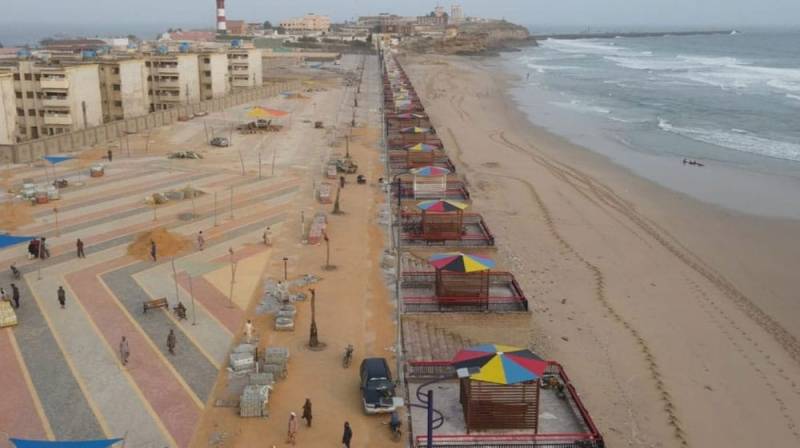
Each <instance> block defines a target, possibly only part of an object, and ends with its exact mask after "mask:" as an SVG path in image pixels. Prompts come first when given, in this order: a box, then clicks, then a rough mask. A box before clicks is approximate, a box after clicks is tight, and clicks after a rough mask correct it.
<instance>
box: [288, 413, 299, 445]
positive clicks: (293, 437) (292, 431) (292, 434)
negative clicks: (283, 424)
mask: <svg viewBox="0 0 800 448" xmlns="http://www.w3.org/2000/svg"><path fill="white" fill-rule="evenodd" d="M295 442H297V414H295V413H294V412H292V413H291V414H289V431H288V435H287V438H286V443H291V444H292V445H294V444H295Z"/></svg>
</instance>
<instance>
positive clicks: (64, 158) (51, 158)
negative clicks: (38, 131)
mask: <svg viewBox="0 0 800 448" xmlns="http://www.w3.org/2000/svg"><path fill="white" fill-rule="evenodd" d="M44 159H45V160H47V161H48V162H50V163H51V164H53V165H58V164H59V163H61V162H66V161H68V160H72V159H74V157H72V156H45V157H44Z"/></svg>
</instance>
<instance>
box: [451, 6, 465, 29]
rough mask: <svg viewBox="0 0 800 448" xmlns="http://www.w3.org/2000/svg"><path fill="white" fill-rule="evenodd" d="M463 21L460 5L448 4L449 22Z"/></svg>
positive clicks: (457, 22) (462, 11)
mask: <svg viewBox="0 0 800 448" xmlns="http://www.w3.org/2000/svg"><path fill="white" fill-rule="evenodd" d="M463 21H464V10H463V9H461V5H452V6H450V23H453V24H456V25H457V24H459V23H461V22H463Z"/></svg>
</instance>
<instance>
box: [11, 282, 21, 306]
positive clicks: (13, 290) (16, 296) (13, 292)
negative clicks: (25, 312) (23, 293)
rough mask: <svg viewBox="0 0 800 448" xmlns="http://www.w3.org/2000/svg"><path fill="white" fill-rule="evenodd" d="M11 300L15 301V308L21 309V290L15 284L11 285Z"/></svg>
mask: <svg viewBox="0 0 800 448" xmlns="http://www.w3.org/2000/svg"><path fill="white" fill-rule="evenodd" d="M11 300H13V301H14V308H16V309H19V288H17V285H15V284H13V283H12V284H11Z"/></svg>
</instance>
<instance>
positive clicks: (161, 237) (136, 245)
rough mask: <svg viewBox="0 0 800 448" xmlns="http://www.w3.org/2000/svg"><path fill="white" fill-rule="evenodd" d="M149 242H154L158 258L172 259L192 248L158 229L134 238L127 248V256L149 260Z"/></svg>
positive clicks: (178, 238) (183, 241) (180, 237)
mask: <svg viewBox="0 0 800 448" xmlns="http://www.w3.org/2000/svg"><path fill="white" fill-rule="evenodd" d="M150 241H155V243H156V252H157V254H158V257H172V256H175V255H179V254H181V253H184V252H187V251H188V250H189V249H191V247H192V242H191V241H190V240H189V239H188V238H186V237H184V236H182V235H175V234H174V233H170V232H169V231H168V230H167V229H165V228H163V227H159V228H157V229H154V230H151V231H150V232H145V233H142V234H140V235H139V236H137V237H136V239H135V240H134V241H133V243H131V244H130V245H129V246H128V255H130V256H132V257H135V258H138V259H140V260H149V259H150Z"/></svg>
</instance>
